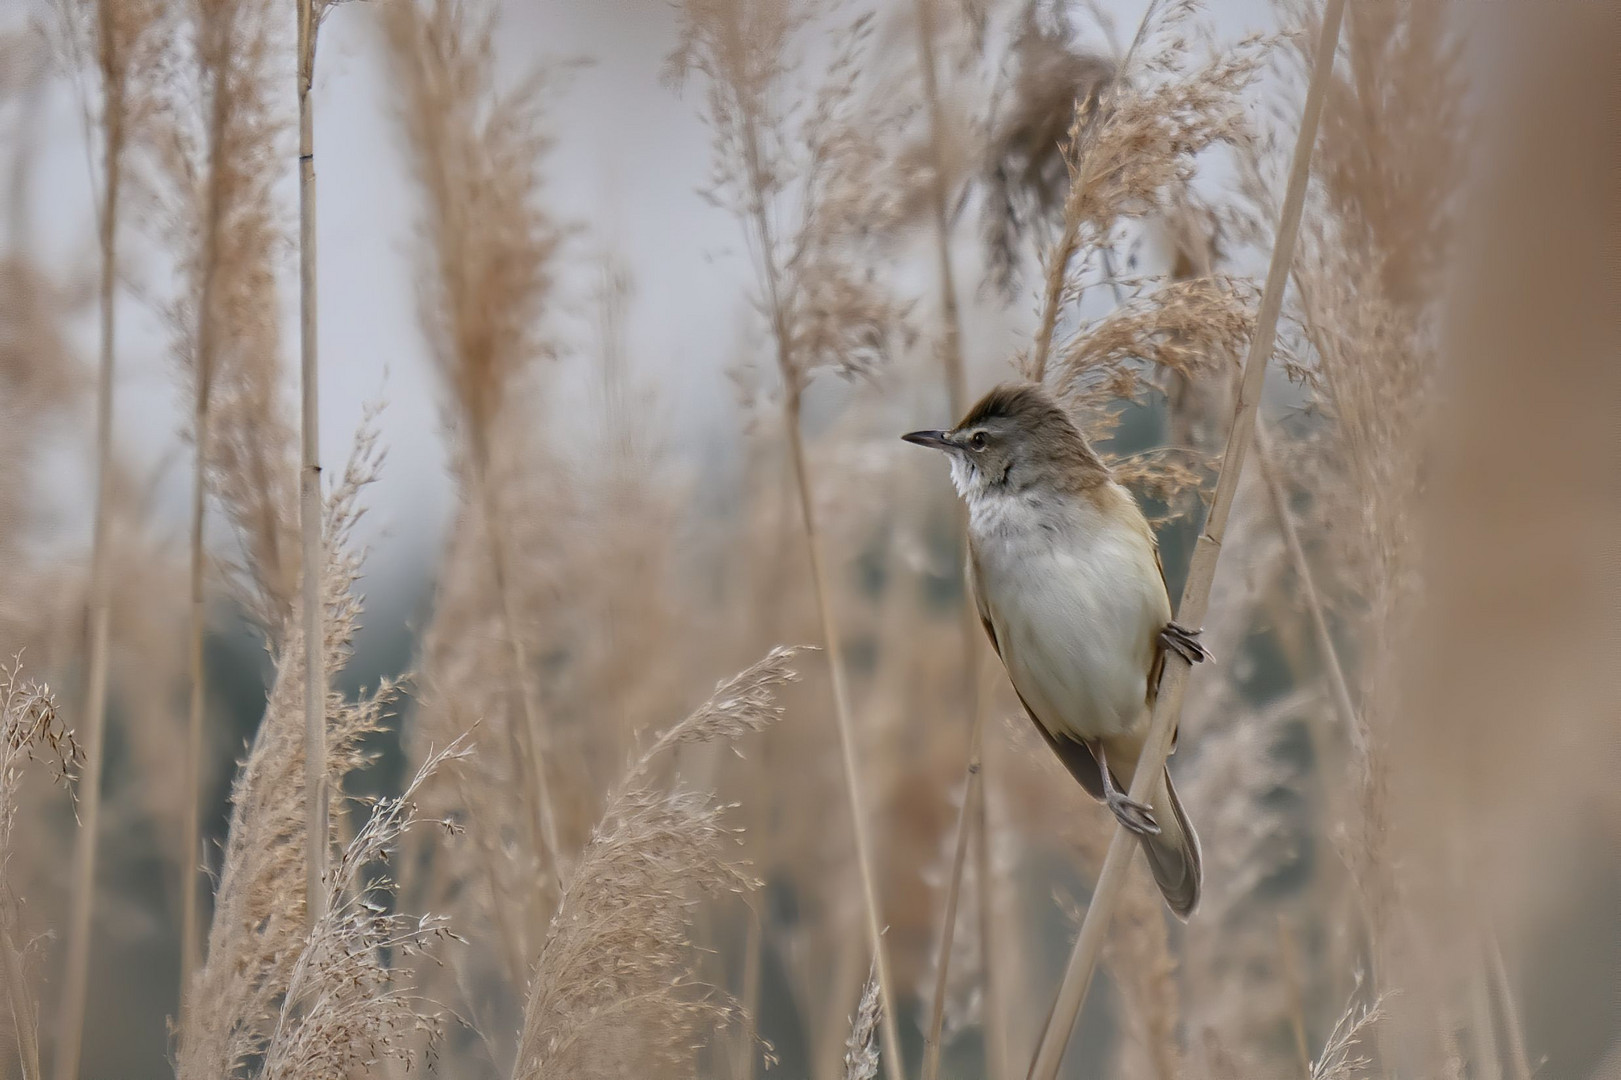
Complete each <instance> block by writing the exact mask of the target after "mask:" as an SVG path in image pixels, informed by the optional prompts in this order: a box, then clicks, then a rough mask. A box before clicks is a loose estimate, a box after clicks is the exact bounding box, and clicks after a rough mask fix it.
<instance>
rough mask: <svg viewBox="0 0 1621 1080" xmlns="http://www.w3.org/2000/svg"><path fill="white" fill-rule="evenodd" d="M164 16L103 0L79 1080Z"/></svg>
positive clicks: (69, 1000)
mask: <svg viewBox="0 0 1621 1080" xmlns="http://www.w3.org/2000/svg"><path fill="white" fill-rule="evenodd" d="M158 14H159V12H158V9H157V7H156V6H155V5H153V4H151V3H148V2H146V0H96V3H95V15H96V18H95V33H94V38H95V55H96V67H97V69H98V72H99V74H100V78H101V91H102V95H101V109H100V116H99V119H100V127H101V135H102V146H101V149H102V176H101V205H100V207H99V208H98V218H99V222H98V224H99V226H100V228H99V233H100V237H99V238H100V245H101V279H100V288H99V293H98V301H99V307H100V320H101V340H100V361H99V364H98V366H97V377H96V509H95V525H94V536H93V539H92V541H91V571H90V595H89V612H88V616H89V618H88V622H89V641H88V650H87V651H88V657H87V662H86V675H85V690H84V699H83V706H84V710H85V712H84V718H85V723H84V728H85V744H86V751H87V753H88V760H87V763H86V768H85V776H84V780H83V827H82V828H81V829H80V831H79V833H78V836H77V837H76V839H75V843H74V851H73V863H74V886H73V906H72V910H71V912H70V914H69V917H68V950H69V951H68V959H67V973H66V976H65V978H64V980H63V991H62V1007H61V1013H60V1014H59V1020H58V1024H59V1034H58V1040H57V1045H58V1047H59V1049H58V1052H57V1061H56V1075H57V1076H58V1077H60V1078H62V1080H73V1078H74V1077H76V1076H77V1075H78V1071H79V1054H80V1041H81V1037H82V1032H83V1029H84V1007H85V1006H84V1002H85V994H86V992H87V989H88V978H89V965H90V935H91V921H92V920H91V915H92V912H93V907H94V899H95V869H96V846H97V841H98V839H99V837H100V828H101V783H102V763H103V759H104V757H105V755H104V753H103V749H104V746H105V730H106V722H107V721H106V709H107V664H108V659H107V658H108V650H109V634H110V625H111V621H112V601H111V592H112V582H111V580H110V578H109V539H108V529H109V523H108V519H109V515H110V513H111V509H110V507H111V501H112V471H113V468H112V430H113V376H114V357H115V355H116V349H115V341H114V330H115V318H114V301H115V297H116V292H117V282H118V233H119V230H118V221H119V209H120V207H121V205H122V198H121V197H122V194H123V175H124V159H125V155H126V151H127V148H128V146H129V136H130V127H131V121H132V117H131V115H130V111H131V100H130V99H131V98H132V97H137V98H138V96H139V94H140V90H141V88H140V87H139V86H138V85H133V84H135V83H136V82H137V80H138V79H140V78H141V77H142V76H144V75H145V74H146V72H144V71H143V70H142V68H143V67H145V66H146V64H147V63H149V62H150V60H151V56H150V55H149V49H150V38H151V32H152V30H153V28H154V26H155V25H156V23H157V21H158Z"/></svg>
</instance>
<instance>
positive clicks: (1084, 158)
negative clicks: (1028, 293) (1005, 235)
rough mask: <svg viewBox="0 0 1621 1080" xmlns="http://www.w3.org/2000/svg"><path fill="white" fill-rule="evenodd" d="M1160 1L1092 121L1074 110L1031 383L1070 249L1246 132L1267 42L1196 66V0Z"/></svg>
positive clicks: (1065, 288) (1165, 191)
mask: <svg viewBox="0 0 1621 1080" xmlns="http://www.w3.org/2000/svg"><path fill="white" fill-rule="evenodd" d="M1157 6H1158V5H1157V2H1156V3H1150V4H1149V6H1148V10H1147V11H1145V12H1144V15H1143V21H1142V23H1141V24H1140V25H1139V27H1138V30H1137V35H1136V37H1135V39H1134V40H1133V42H1132V46H1131V48H1130V50H1129V51H1128V53H1127V55H1126V57H1125V58H1124V59H1123V60H1122V61H1121V64H1120V71H1119V74H1118V75H1117V76H1116V77H1115V78H1113V79H1112V80H1111V81H1110V82H1109V83H1108V84H1107V87H1106V89H1105V90H1104V91H1103V92H1102V94H1101V96H1100V97H1099V99H1098V101H1097V107H1096V108H1097V111H1096V117H1097V119H1096V121H1095V122H1094V121H1092V120H1091V119H1090V116H1091V114H1090V113H1087V112H1085V111H1077V113H1076V116H1075V120H1074V122H1073V123H1072V124H1071V126H1070V136H1069V146H1068V149H1067V152H1066V154H1065V157H1066V161H1067V163H1068V165H1069V173H1070V185H1069V189H1068V191H1067V193H1066V194H1065V196H1064V207H1063V227H1062V229H1061V231H1060V233H1059V236H1058V239H1057V240H1056V241H1055V242H1054V243H1053V244H1052V245H1051V246H1050V247H1049V248H1048V249H1047V250H1046V251H1045V252H1044V253H1043V261H1044V263H1045V269H1044V283H1043V291H1042V307H1041V319H1040V322H1039V323H1038V325H1037V329H1036V338H1035V344H1034V346H1033V347H1032V349H1031V351H1030V354H1029V355H1028V356H1027V357H1025V358H1024V360H1023V362H1022V363H1021V365H1020V366H1021V369H1022V371H1023V372H1024V374H1025V376H1026V377H1028V378H1029V379H1031V380H1032V381H1034V382H1042V381H1044V380H1045V379H1046V377H1047V367H1048V359H1049V356H1050V355H1051V352H1052V348H1053V337H1054V332H1055V330H1056V329H1057V321H1058V313H1059V309H1060V307H1061V306H1062V304H1063V301H1064V299H1065V297H1066V296H1067V295H1069V294H1070V292H1071V290H1072V288H1073V284H1072V281H1073V279H1072V277H1071V273H1072V272H1071V269H1070V265H1071V262H1072V259H1073V258H1074V256H1075V255H1076V253H1077V252H1081V251H1084V250H1086V249H1087V248H1088V247H1089V246H1097V245H1101V244H1103V243H1105V242H1106V241H1107V239H1108V237H1109V234H1110V232H1111V230H1112V229H1113V228H1114V227H1115V225H1116V224H1117V223H1118V222H1120V221H1121V220H1123V219H1130V218H1134V217H1141V216H1143V215H1144V214H1147V213H1149V212H1151V211H1153V210H1156V209H1162V208H1164V207H1165V206H1166V205H1167V202H1166V200H1167V198H1168V197H1169V195H1170V194H1171V193H1172V192H1173V191H1174V190H1177V189H1180V188H1181V187H1183V186H1184V185H1185V184H1186V183H1187V181H1188V180H1189V179H1190V178H1191V177H1192V175H1193V169H1194V159H1195V158H1196V157H1197V156H1198V155H1199V154H1200V153H1202V152H1203V151H1205V150H1207V149H1209V148H1210V147H1212V146H1215V145H1217V144H1222V143H1227V144H1233V143H1242V142H1244V141H1245V140H1246V139H1247V138H1248V137H1249V129H1248V125H1247V123H1246V120H1245V115H1244V110H1243V106H1242V103H1241V102H1242V95H1243V93H1244V91H1245V90H1246V89H1247V88H1248V87H1249V86H1250V84H1251V83H1252V82H1253V80H1254V79H1255V76H1256V74H1257V73H1258V72H1259V70H1260V67H1261V64H1262V62H1263V61H1264V59H1265V54H1266V50H1265V42H1264V41H1263V40H1262V39H1259V38H1246V39H1245V40H1244V41H1242V42H1240V43H1238V44H1237V45H1235V46H1233V47H1231V48H1229V49H1226V50H1223V51H1221V52H1219V53H1216V54H1215V55H1214V56H1213V57H1211V58H1210V59H1209V60H1207V61H1206V62H1205V63H1204V64H1203V65H1201V66H1197V67H1194V66H1191V65H1190V63H1189V55H1190V52H1191V42H1190V40H1189V38H1188V36H1187V34H1188V30H1187V25H1186V24H1187V20H1188V18H1189V17H1190V15H1191V13H1192V11H1193V10H1194V6H1193V5H1192V4H1190V3H1173V4H1171V5H1170V6H1169V7H1168V8H1167V9H1166V10H1165V11H1164V12H1160V11H1158V10H1157ZM1083 105H1084V103H1083Z"/></svg>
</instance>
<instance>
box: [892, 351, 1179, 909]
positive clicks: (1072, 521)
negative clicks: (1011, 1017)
mask: <svg viewBox="0 0 1621 1080" xmlns="http://www.w3.org/2000/svg"><path fill="white" fill-rule="evenodd" d="M901 438H902V439H904V440H906V441H907V442H909V443H914V444H916V445H918V446H925V447H932V448H934V449H938V450H942V451H944V452H945V454H946V456H947V457H948V458H949V459H950V462H951V480H952V483H953V485H954V486H955V487H956V489H957V493H958V495H959V496H960V497H961V498H962V500H963V502H964V503H966V504H967V508H968V558H967V569H966V573H967V578H968V586H969V590H970V591H971V592H972V594H973V597H974V603H975V604H976V606H977V607H978V609H979V618H980V622H981V623H982V624H983V625H984V627H985V633H986V634H987V635H988V636H989V637H990V640H991V646H992V647H993V648H994V649H995V650H996V653H997V655H998V656H999V657H1000V658H1001V660H1002V665H1003V667H1004V668H1005V669H1006V670H1007V674H1008V678H1009V680H1010V681H1011V682H1012V684H1013V689H1014V690H1015V691H1016V692H1017V693H1018V696H1019V700H1020V702H1021V703H1022V704H1023V705H1024V709H1025V712H1027V713H1028V714H1029V715H1030V719H1031V720H1033V721H1034V722H1035V726H1036V728H1037V730H1038V731H1040V732H1041V735H1042V737H1043V738H1044V739H1045V741H1046V742H1047V745H1048V746H1050V747H1051V748H1052V750H1053V752H1054V753H1055V754H1057V756H1058V758H1059V760H1060V761H1061V762H1063V764H1064V766H1065V768H1067V769H1068V770H1069V772H1070V774H1071V775H1072V776H1073V777H1074V778H1075V779H1076V780H1077V781H1079V782H1080V784H1081V786H1082V787H1083V788H1085V789H1086V791H1087V792H1088V793H1090V794H1091V795H1092V797H1093V798H1095V799H1098V800H1099V801H1101V802H1103V803H1104V804H1105V805H1107V806H1108V808H1109V810H1110V811H1111V812H1112V813H1113V814H1114V816H1115V817H1116V818H1117V819H1118V820H1119V821H1120V823H1121V824H1122V825H1124V826H1125V827H1126V829H1127V830H1129V831H1130V832H1131V833H1132V834H1133V835H1135V836H1136V837H1137V839H1138V840H1139V842H1140V843H1141V845H1142V848H1143V852H1144V854H1145V855H1146V856H1147V860H1148V866H1149V869H1150V870H1151V871H1152V872H1153V875H1154V881H1155V883H1156V884H1157V885H1158V886H1159V890H1160V893H1161V895H1163V896H1164V898H1165V902H1166V905H1167V906H1168V907H1169V908H1170V909H1171V911H1172V912H1174V913H1175V914H1176V915H1177V916H1178V917H1179V918H1181V919H1184V920H1185V919H1187V918H1188V917H1189V916H1191V915H1192V914H1193V911H1194V908H1195V907H1197V906H1198V903H1199V892H1200V888H1201V885H1202V878H1203V860H1202V856H1201V853H1200V849H1199V837H1198V834H1197V833H1196V832H1195V831H1194V829H1193V824H1192V822H1190V821H1189V820H1188V816H1187V812H1186V811H1185V810H1184V809H1183V806H1182V802H1181V800H1180V799H1179V798H1178V797H1177V794H1176V787H1175V785H1174V784H1173V783H1172V782H1171V774H1170V771H1169V770H1168V769H1162V771H1161V775H1160V777H1159V778H1157V779H1156V781H1155V783H1154V786H1153V787H1152V788H1151V789H1150V792H1149V804H1148V805H1144V804H1143V803H1141V802H1138V801H1136V800H1134V799H1132V798H1131V797H1130V796H1129V795H1127V794H1126V792H1127V791H1129V790H1130V787H1131V781H1132V777H1133V773H1134V772H1135V770H1136V767H1137V759H1138V756H1139V754H1140V753H1141V751H1142V748H1143V743H1144V741H1145V740H1146V738H1147V735H1148V728H1149V721H1150V719H1151V717H1152V715H1153V705H1154V699H1155V696H1156V694H1157V692H1158V688H1159V679H1160V675H1161V673H1162V672H1163V671H1164V665H1165V657H1166V653H1167V652H1168V651H1174V652H1176V653H1177V654H1178V655H1180V656H1182V657H1183V658H1184V659H1186V660H1187V661H1188V662H1189V663H1190V664H1192V663H1198V662H1200V661H1202V660H1204V659H1205V658H1206V657H1207V656H1208V653H1207V652H1206V650H1205V648H1204V646H1203V645H1201V644H1200V642H1199V633H1198V631H1197V630H1189V629H1187V628H1186V627H1183V626H1181V625H1179V624H1178V623H1176V622H1174V621H1173V620H1172V618H1171V599H1170V594H1169V592H1168V591H1167V588H1166V585H1165V569H1164V566H1163V564H1162V563H1161V561H1160V556H1159V544H1158V542H1157V541H1156V540H1155V538H1154V532H1153V530H1152V529H1151V528H1150V527H1149V524H1148V520H1147V518H1145V517H1144V516H1143V512H1142V510H1141V509H1140V508H1139V507H1138V505H1137V500H1136V499H1135V498H1133V497H1132V494H1131V492H1130V491H1128V490H1126V488H1125V487H1124V486H1122V485H1121V484H1120V483H1119V482H1117V481H1116V480H1115V479H1114V478H1113V476H1112V475H1111V474H1110V471H1109V468H1108V466H1107V465H1106V464H1104V462H1103V461H1102V459H1100V458H1099V457H1098V455H1097V454H1096V452H1094V450H1093V449H1092V446H1091V444H1090V443H1089V442H1088V441H1087V439H1086V436H1085V435H1083V434H1082V433H1081V430H1080V428H1078V427H1077V426H1076V424H1075V422H1074V421H1073V420H1072V419H1071V418H1070V416H1069V414H1068V413H1067V412H1066V411H1065V410H1064V408H1063V406H1062V405H1060V404H1059V403H1058V401H1056V400H1055V399H1054V398H1053V397H1052V395H1050V394H1049V393H1048V392H1047V391H1045V390H1044V389H1042V388H1041V387H1040V386H1038V385H1036V384H1034V383H1008V384H1004V385H1001V386H998V387H996V388H995V389H993V390H991V391H990V392H989V393H987V394H986V395H985V396H984V397H983V398H981V399H980V401H979V402H978V403H977V404H975V405H974V407H973V408H972V409H970V410H969V412H968V415H967V416H965V417H964V418H963V420H962V422H961V423H959V424H958V425H957V426H956V427H954V428H952V429H950V430H949V431H939V430H935V431H913V432H910V433H908V434H906V435H903V436H901ZM1172 748H1173V749H1174V748H1175V742H1174V738H1173V743H1172Z"/></svg>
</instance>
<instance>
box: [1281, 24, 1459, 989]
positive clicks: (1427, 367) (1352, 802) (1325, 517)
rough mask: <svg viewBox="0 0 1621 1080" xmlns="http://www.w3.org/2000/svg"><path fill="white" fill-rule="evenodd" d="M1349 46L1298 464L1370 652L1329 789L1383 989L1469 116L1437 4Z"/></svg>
mask: <svg viewBox="0 0 1621 1080" xmlns="http://www.w3.org/2000/svg"><path fill="white" fill-rule="evenodd" d="M1346 50H1347V55H1348V59H1349V64H1348V67H1347V69H1346V70H1345V71H1344V72H1343V73H1341V74H1339V75H1338V76H1337V77H1336V79H1335V81H1334V82H1333V83H1332V84H1331V86H1330V92H1329V97H1328V101H1327V104H1326V106H1325V112H1324V134H1323V140H1322V144H1321V146H1320V148H1319V155H1320V159H1321V172H1322V177H1323V180H1322V196H1321V198H1322V201H1321V202H1320V203H1319V204H1318V205H1317V206H1316V207H1315V209H1316V210H1317V212H1316V213H1314V214H1312V215H1311V216H1309V217H1308V221H1307V227H1306V229H1305V231H1304V233H1303V236H1302V250H1301V255H1300V258H1299V260H1298V262H1297V266H1296V270H1295V282H1296V285H1297V292H1298V298H1299V311H1298V314H1297V318H1298V320H1299V322H1300V326H1301V330H1300V333H1301V336H1302V338H1303V342H1304V346H1305V348H1304V350H1303V352H1304V356H1303V363H1302V374H1303V375H1304V377H1305V384H1306V387H1307V389H1308V391H1309V393H1310V394H1311V397H1312V399H1313V404H1315V405H1316V406H1318V407H1319V408H1320V409H1321V410H1322V411H1323V413H1324V414H1325V415H1327V416H1330V417H1332V422H1329V423H1323V424H1317V425H1314V426H1312V427H1310V428H1308V429H1307V430H1306V432H1305V437H1304V438H1302V439H1299V440H1297V442H1296V443H1295V444H1294V445H1293V446H1292V447H1289V448H1288V449H1287V450H1286V453H1285V458H1286V460H1289V461H1290V464H1291V468H1292V469H1293V470H1295V471H1297V472H1298V473H1300V474H1301V476H1302V477H1303V480H1304V482H1305V483H1306V484H1308V485H1309V489H1310V491H1311V492H1312V499H1311V501H1310V502H1309V503H1308V504H1307V510H1306V514H1305V516H1304V518H1303V521H1302V529H1303V531H1304V533H1305V535H1306V539H1307V541H1308V543H1310V544H1311V545H1312V546H1314V547H1318V548H1320V549H1321V550H1322V551H1323V553H1324V556H1325V557H1324V559H1323V563H1322V573H1321V574H1320V575H1319V580H1320V581H1322V582H1323V583H1324V590H1325V592H1326V594H1327V596H1328V599H1329V602H1330V603H1331V604H1332V605H1333V607H1334V608H1335V609H1336V610H1337V612H1338V614H1339V616H1340V617H1341V618H1342V619H1344V620H1345V621H1346V625H1347V627H1348V629H1349V630H1350V632H1351V633H1352V634H1353V635H1354V639H1353V640H1355V641H1358V642H1359V643H1360V645H1361V647H1360V649H1359V650H1358V651H1359V653H1360V664H1359V665H1358V668H1357V670H1356V671H1355V672H1353V673H1352V675H1351V681H1352V684H1353V685H1352V692H1353V696H1354V698H1355V701H1356V707H1357V723H1356V726H1355V728H1354V729H1353V730H1350V731H1346V732H1344V733H1342V734H1341V736H1340V740H1342V741H1339V742H1338V746H1339V747H1343V748H1344V749H1343V750H1341V751H1340V752H1341V753H1342V754H1348V755H1349V761H1348V765H1349V769H1348V770H1347V773H1346V774H1347V775H1349V776H1351V777H1352V778H1353V782H1352V787H1351V789H1350V790H1349V791H1341V790H1334V791H1333V793H1332V794H1333V797H1334V798H1335V799H1336V802H1337V806H1336V813H1337V816H1339V817H1340V818H1341V819H1342V821H1343V824H1342V825H1341V826H1339V830H1338V832H1339V835H1340V836H1342V837H1343V838H1344V839H1343V841H1342V843H1341V848H1342V854H1343V856H1344V857H1345V859H1346V861H1347V865H1348V870H1349V873H1350V876H1351V881H1352V883H1353V885H1354V886H1355V888H1354V890H1352V891H1349V892H1348V893H1347V895H1349V896H1352V897H1355V898H1356V900H1357V902H1358V908H1359V912H1358V914H1359V915H1360V919H1361V922H1362V925H1363V928H1364V934H1365V935H1366V938H1365V943H1364V945H1363V948H1364V949H1365V950H1366V953H1367V955H1366V959H1365V963H1366V965H1367V966H1368V968H1369V971H1370V980H1371V983H1372V985H1373V987H1374V988H1375V989H1376V990H1384V989H1387V988H1388V987H1389V983H1388V981H1387V979H1386V970H1385V969H1386V966H1387V965H1386V960H1387V959H1388V957H1389V956H1390V955H1391V953H1390V950H1392V949H1395V948H1401V949H1408V948H1421V947H1422V945H1421V944H1419V943H1410V944H1409V945H1406V946H1398V944H1397V940H1398V939H1397V938H1396V937H1395V936H1394V933H1395V929H1394V927H1393V924H1392V920H1393V918H1394V917H1395V914H1396V912H1397V910H1398V908H1399V907H1400V906H1401V901H1400V898H1399V890H1400V883H1399V881H1398V880H1397V878H1396V876H1395V874H1394V873H1393V862H1392V859H1391V857H1390V851H1389V849H1388V846H1387V843H1388V821H1387V805H1386V804H1387V784H1388V778H1389V773H1388V756H1387V755H1388V744H1389V739H1390V734H1391V731H1392V725H1394V724H1395V722H1396V710H1397V697H1396V693H1397V680H1396V679H1395V678H1394V665H1396V664H1397V662H1398V652H1397V650H1396V643H1397V642H1399V641H1401V640H1403V637H1404V633H1405V630H1404V628H1405V627H1406V626H1407V624H1408V621H1409V619H1410V618H1411V617H1412V613H1413V612H1414V611H1415V610H1416V606H1417V605H1418V604H1419V602H1420V592H1421V591H1420V588H1419V577H1418V575H1417V572H1416V568H1417V565H1418V557H1419V552H1420V551H1421V544H1420V542H1419V541H1420V538H1419V536H1418V535H1417V531H1416V528H1415V525H1414V521H1415V515H1416V513H1417V511H1418V509H1419V507H1420V506H1421V505H1422V502H1423V497H1424V496H1423V492H1424V484H1425V476H1426V473H1427V470H1426V469H1425V468H1424V458H1425V456H1426V454H1427V452H1428V447H1427V444H1426V440H1425V437H1424V432H1425V430H1426V429H1427V426H1428V425H1429V424H1430V423H1431V419H1432V410H1431V405H1432V403H1433V402H1434V400H1435V394H1434V386H1435V379H1436V377H1437V372H1438V370H1439V352H1438V349H1437V333H1436V327H1437V319H1438V317H1439V310H1438V301H1439V286H1440V282H1439V280H1438V277H1437V274H1436V270H1437V268H1438V267H1439V265H1440V263H1441V261H1442V260H1443V259H1444V258H1445V256H1446V246H1447V238H1448V236H1449V235H1450V232H1451V224H1450V214H1451V211H1450V208H1449V206H1448V202H1447V199H1446V198H1445V196H1444V195H1443V194H1442V193H1443V192H1445V191H1448V190H1450V189H1451V188H1453V187H1455V186H1456V176H1457V170H1458V168H1459V165H1460V163H1461V161H1462V156H1463V149H1462V140H1463V138H1464V135H1463V132H1464V129H1465V125H1464V124H1463V123H1462V121H1461V119H1460V110H1461V107H1462V106H1461V96H1462V88H1461V87H1462V76H1461V73H1460V72H1459V71H1458V70H1457V65H1458V63H1459V61H1458V58H1457V55H1456V50H1455V47H1454V44H1453V42H1452V41H1451V39H1450V37H1449V33H1448V30H1447V28H1446V25H1445V23H1444V20H1443V19H1442V17H1441V12H1440V11H1439V10H1438V9H1437V7H1436V6H1435V5H1430V4H1415V5H1411V6H1409V7H1407V8H1402V9H1395V8H1392V9H1388V10H1387V9H1380V10H1378V11H1374V10H1371V9H1370V10H1363V9H1362V8H1360V7H1356V6H1353V8H1352V11H1351V13H1350V15H1349V16H1348V20H1347V25H1346ZM1397 158H1399V159H1400V160H1401V161H1402V162H1403V165H1402V166H1401V168H1399V169H1397V168H1392V167H1391V162H1392V160H1394V159H1397Z"/></svg>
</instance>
